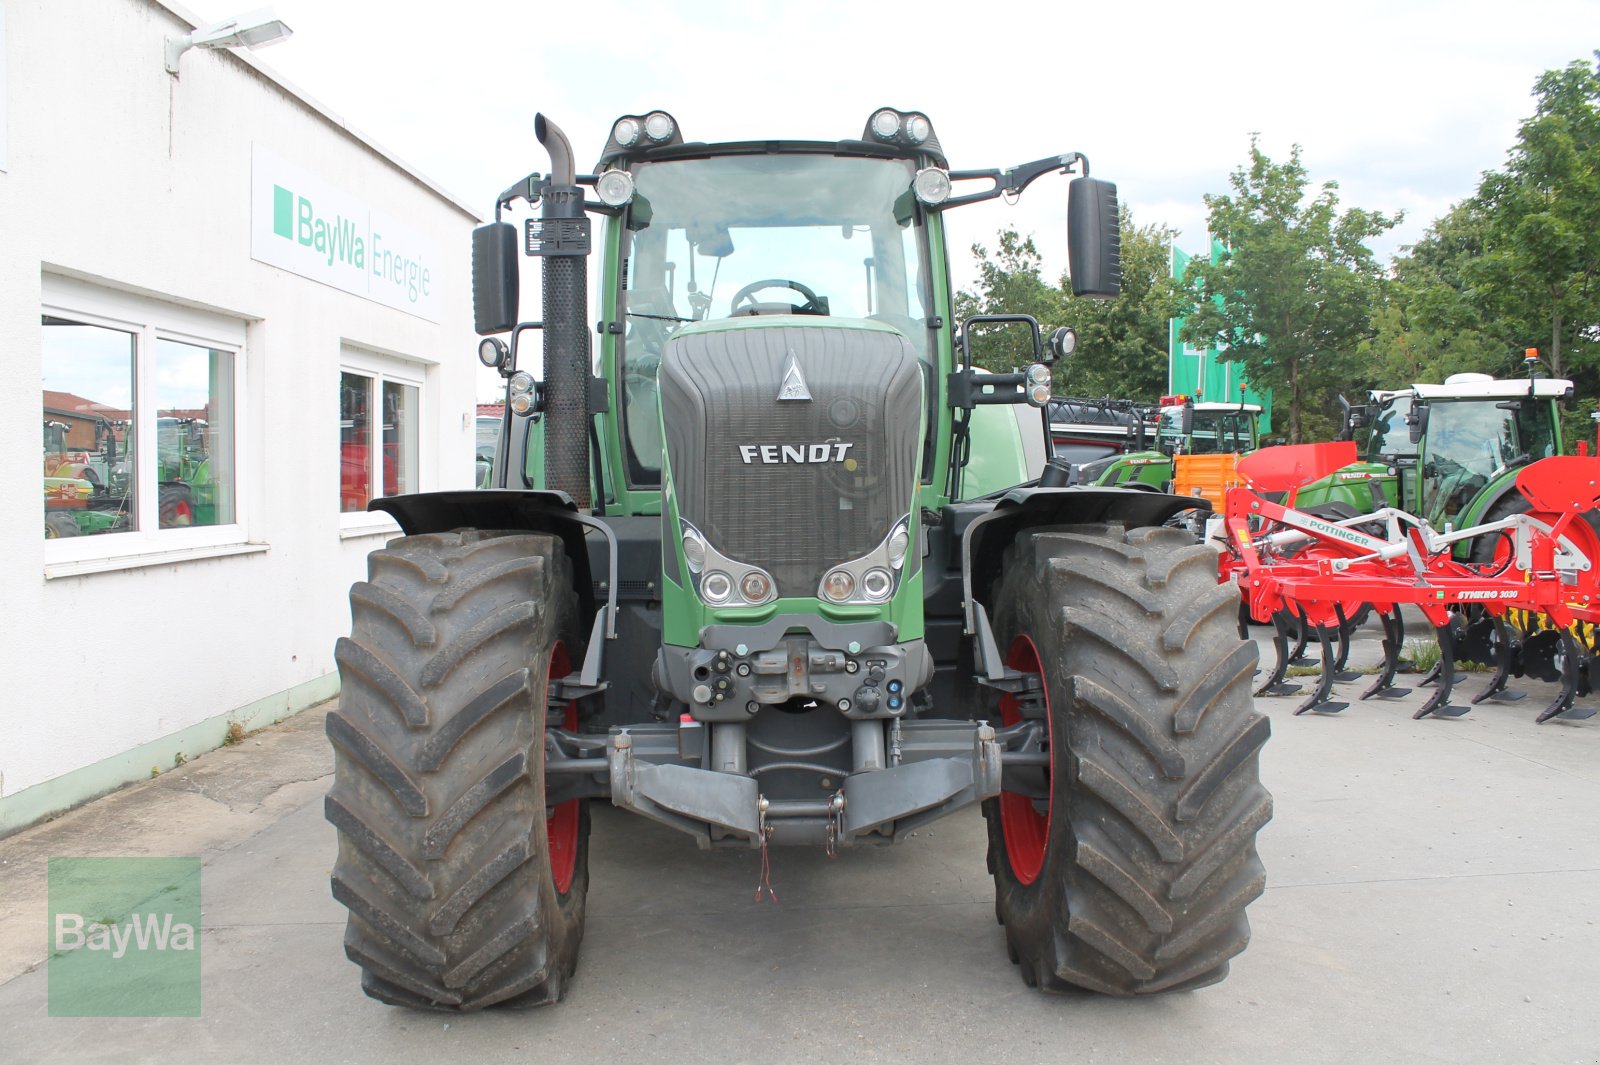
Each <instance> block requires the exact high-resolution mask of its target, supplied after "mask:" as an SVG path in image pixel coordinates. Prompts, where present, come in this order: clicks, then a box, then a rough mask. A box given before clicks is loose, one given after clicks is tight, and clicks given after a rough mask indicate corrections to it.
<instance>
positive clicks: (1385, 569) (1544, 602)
mask: <svg viewBox="0 0 1600 1065" xmlns="http://www.w3.org/2000/svg"><path fill="white" fill-rule="evenodd" d="M1353 458H1354V445H1352V444H1349V443H1335V444H1309V445H1296V446H1292V447H1278V448H1271V449H1268V450H1265V451H1261V452H1257V453H1256V454H1254V455H1251V456H1249V457H1247V458H1246V459H1244V460H1243V461H1241V463H1240V464H1239V472H1240V475H1241V476H1242V477H1243V478H1244V479H1245V481H1246V486H1245V487H1240V488H1235V489H1232V490H1230V491H1229V493H1228V498H1227V503H1226V511H1225V516H1224V526H1225V528H1226V530H1227V536H1228V543H1229V546H1230V549H1231V555H1232V557H1231V560H1230V562H1229V563H1228V564H1226V565H1225V567H1224V570H1225V572H1231V575H1232V577H1233V579H1235V580H1237V581H1238V582H1239V585H1240V588H1241V592H1242V594H1243V595H1244V598H1245V601H1246V602H1247V603H1248V607H1249V611H1250V614H1251V616H1253V617H1255V618H1268V619H1270V620H1271V622H1272V624H1273V639H1272V642H1273V649H1274V651H1275V661H1274V663H1273V665H1272V666H1271V667H1269V668H1268V669H1267V671H1266V677H1265V680H1264V682H1263V683H1262V684H1261V685H1260V686H1259V687H1258V688H1257V692H1256V693H1257V694H1258V695H1291V694H1298V693H1299V692H1300V691H1301V690H1302V689H1301V686H1300V685H1297V684H1291V683H1288V682H1287V681H1286V679H1285V678H1286V676H1287V672H1288V667H1289V666H1290V665H1299V664H1302V663H1303V664H1307V665H1309V664H1312V663H1313V662H1314V663H1315V664H1317V665H1319V666H1320V672H1319V674H1318V677H1317V680H1316V683H1315V685H1314V686H1313V688H1312V691H1311V693H1310V695H1308V696H1307V697H1306V698H1305V700H1304V701H1303V702H1302V703H1300V705H1299V706H1297V707H1296V708H1295V711H1294V712H1295V713H1296V714H1302V713H1307V712H1315V713H1324V714H1327V713H1337V712H1339V711H1341V710H1344V709H1345V708H1346V707H1347V706H1348V705H1349V704H1348V703H1347V702H1341V701H1338V700H1337V699H1335V697H1334V690H1333V686H1334V684H1335V683H1337V682H1341V681H1350V680H1354V679H1356V678H1357V676H1358V674H1356V673H1352V672H1348V671H1347V669H1346V666H1347V664H1348V659H1349V654H1350V645H1351V642H1352V639H1353V636H1354V632H1355V629H1356V628H1357V625H1358V623H1359V621H1360V620H1361V619H1363V618H1364V617H1365V616H1366V615H1367V612H1368V611H1369V610H1372V611H1376V612H1377V614H1378V617H1379V619H1380V622H1381V624H1382V626H1383V665H1382V666H1381V667H1380V669H1379V672H1378V676H1377V679H1376V680H1375V681H1374V682H1373V683H1372V685H1371V686H1369V687H1368V688H1367V689H1366V690H1365V691H1363V692H1362V693H1361V698H1362V699H1373V698H1386V699H1392V698H1397V697H1400V696H1402V695H1405V694H1407V693H1408V691H1409V689H1405V688H1399V687H1396V686H1395V683H1394V681H1395V677H1396V676H1397V675H1398V673H1399V671H1400V669H1401V667H1402V658H1401V655H1402V653H1403V651H1404V648H1405V636H1406V630H1405V623H1404V622H1403V621H1402V619H1401V613H1400V609H1401V607H1402V606H1406V605H1409V606H1411V607H1413V608H1415V609H1416V610H1418V611H1419V612H1420V613H1421V614H1422V615H1423V617H1424V618H1425V619H1426V620H1427V622H1428V624H1429V625H1430V626H1431V627H1432V629H1433V632H1434V636H1435V639H1436V640H1437V642H1438V647H1439V658H1438V662H1437V664H1436V665H1435V666H1434V667H1433V668H1432V669H1431V670H1430V671H1429V673H1428V674H1427V675H1426V676H1425V677H1423V678H1422V680H1421V681H1420V682H1419V684H1421V685H1431V686H1432V687H1433V691H1432V693H1431V694H1430V695H1429V697H1428V699H1427V701H1426V702H1424V703H1423V705H1422V706H1421V708H1419V709H1418V710H1417V712H1416V714H1415V716H1416V717H1419V718H1421V717H1430V716H1432V717H1460V716H1461V715H1462V714H1465V713H1467V712H1468V711H1469V710H1470V709H1471V708H1472V707H1473V706H1475V705H1478V704H1480V703H1483V702H1485V701H1488V700H1491V699H1492V700H1496V701H1501V702H1512V701H1515V700H1517V699H1520V698H1521V697H1522V693H1519V692H1512V691H1508V690H1507V684H1508V683H1509V680H1510V678H1511V677H1512V676H1513V675H1523V674H1526V675H1529V676H1533V677H1536V678H1538V679H1544V680H1550V681H1554V682H1556V683H1557V684H1558V685H1559V694H1558V695H1557V697H1556V698H1555V700H1554V701H1552V702H1551V703H1550V705H1549V706H1547V707H1545V708H1544V709H1543V710H1542V711H1541V712H1540V713H1539V715H1538V717H1537V720H1539V721H1541V722H1542V721H1548V720H1550V719H1551V718H1553V717H1558V716H1564V717H1568V718H1575V717H1589V716H1592V715H1593V714H1594V712H1595V711H1594V710H1592V709H1588V708H1576V709H1575V708H1574V706H1573V703H1574V700H1575V699H1576V698H1578V697H1579V696H1580V695H1583V694H1587V693H1588V692H1589V690H1590V677H1591V676H1600V655H1597V653H1596V646H1595V644H1596V635H1595V634H1596V632H1597V631H1600V629H1597V625H1600V558H1591V557H1590V556H1591V554H1595V553H1596V552H1594V551H1593V550H1592V549H1588V545H1589V543H1590V539H1591V538H1587V537H1577V536H1573V535H1569V531H1570V530H1572V529H1573V523H1574V522H1575V521H1581V520H1582V519H1581V518H1580V517H1579V516H1580V515H1582V514H1584V513H1585V512H1587V511H1589V510H1592V509H1594V508H1595V507H1596V506H1597V504H1600V458H1590V457H1555V458H1548V459H1544V460H1542V461H1540V462H1537V463H1534V464H1533V465H1531V466H1529V467H1527V468H1526V469H1524V470H1523V471H1522V472H1521V473H1520V474H1519V475H1518V477H1517V488H1518V490H1519V491H1520V492H1521V493H1522V495H1523V496H1524V497H1525V498H1526V499H1527V500H1528V503H1529V504H1530V511H1529V512H1528V513H1517V514H1511V515H1509V516H1507V517H1504V518H1501V519H1499V520H1496V521H1490V522H1486V523H1484V524H1481V525H1476V526H1473V527H1470V528H1466V529H1460V530H1454V531H1446V532H1444V533H1439V532H1436V531H1435V530H1434V529H1433V528H1432V527H1431V526H1430V525H1429V524H1428V522H1426V521H1424V520H1422V519H1420V518H1418V517H1416V516H1415V515H1412V514H1409V513H1407V512H1405V511H1403V510H1400V509H1397V508H1394V507H1385V508H1382V509H1379V510H1377V511H1376V512H1374V513H1371V514H1363V515H1360V516H1358V517H1351V518H1345V519H1329V518H1325V517H1320V516H1317V515H1314V514H1310V513H1307V512H1305V511H1301V510H1297V509H1295V506H1294V499H1295V494H1296V491H1297V490H1298V488H1299V487H1300V486H1302V485H1304V484H1307V483H1310V482H1312V481H1315V480H1318V479H1320V478H1322V477H1325V476H1327V474H1328V473H1330V472H1331V471H1332V470H1335V469H1338V468H1340V467H1341V466H1344V465H1347V464H1348V463H1349V462H1351V461H1352V460H1353ZM1269 494H1271V495H1274V496H1278V497H1279V498H1283V499H1284V502H1276V501H1274V499H1272V498H1268V495H1269ZM1280 494H1281V495H1280ZM1583 528H1585V529H1587V528H1588V526H1583ZM1479 537H1498V538H1500V539H1501V541H1502V542H1503V543H1504V544H1505V549H1504V550H1503V551H1502V552H1501V553H1500V557H1499V558H1497V560H1496V562H1495V563H1494V564H1493V565H1475V564H1472V563H1469V562H1463V561H1460V560H1458V559H1457V558H1455V557H1454V553H1455V548H1456V546H1457V545H1459V544H1462V543H1463V542H1467V541H1472V540H1476V539H1477V538H1479ZM1307 648H1314V650H1315V656H1316V657H1315V658H1314V659H1310V658H1302V655H1303V653H1304V651H1305V650H1306V649H1307ZM1464 661H1470V662H1480V663H1483V664H1486V665H1490V666H1492V667H1493V673H1492V675H1491V678H1490V680H1489V683H1488V684H1487V685H1485V686H1484V688H1483V689H1482V690H1481V691H1479V692H1477V693H1476V694H1475V695H1473V696H1472V697H1471V699H1470V701H1469V702H1467V703H1466V704H1465V705H1462V704H1457V703H1455V702H1453V701H1452V699H1453V696H1454V695H1455V688H1456V682H1457V674H1458V664H1459V663H1461V662H1464ZM1591 667H1594V668H1591Z"/></svg>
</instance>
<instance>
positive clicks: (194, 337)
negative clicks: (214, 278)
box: [40, 276, 244, 559]
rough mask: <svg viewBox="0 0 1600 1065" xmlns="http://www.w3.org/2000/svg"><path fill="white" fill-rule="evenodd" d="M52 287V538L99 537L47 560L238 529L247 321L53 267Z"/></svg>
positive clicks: (47, 314)
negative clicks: (69, 275) (62, 273)
mask: <svg viewBox="0 0 1600 1065" xmlns="http://www.w3.org/2000/svg"><path fill="white" fill-rule="evenodd" d="M44 290H45V307H44V311H43V313H42V314H41V316H40V327H41V356H42V365H43V371H44V373H43V376H44V394H43V439H44V451H43V453H44V469H43V474H44V514H43V518H44V521H43V525H44V535H45V537H46V538H47V539H52V540H58V541H66V540H79V541H81V540H82V539H83V538H86V537H96V538H99V539H96V540H95V541H93V542H91V543H88V544H80V545H77V546H67V545H62V546H59V547H54V548H52V549H51V551H52V554H51V556H50V557H52V558H56V559H70V558H89V557H94V556H96V555H104V554H106V553H108V552H110V553H117V554H120V553H124V552H135V553H137V552H140V551H146V550H166V549H168V548H177V547H191V546H200V545H203V544H205V543H210V542H222V541H223V540H230V539H231V540H235V541H236V540H241V539H242V538H243V537H242V530H241V529H240V528H239V525H240V518H239V506H238V478H237V469H238V463H237V461H236V457H235V452H236V435H235V434H236V426H237V421H238V419H237V416H236V412H237V407H238V392H237V387H236V382H237V380H238V377H239V372H238V370H239V366H238V364H239V361H240V359H241V358H242V355H241V352H242V349H243V346H244V345H243V341H244V324H243V323H242V322H239V321H237V320H233V319H227V318H223V317H221V316H215V315H209V314H205V313H202V312H197V311H193V310H189V309H187V308H180V307H175V306H169V305H166V304H162V303H159V302H157V301H154V300H146V299H141V298H139V297H135V296H131V295H128V294H125V293H120V292H113V291H110V290H104V289H98V288H95V287H94V286H91V285H88V284H85V283H82V282H75V281H67V280H65V279H59V278H54V277H48V276H47V277H46V278H45V284H44ZM186 530H209V531H207V532H199V531H186ZM96 544H99V545H102V546H98V547H97V546H95V545H96Z"/></svg>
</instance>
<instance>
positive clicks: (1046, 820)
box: [1000, 636, 1055, 884]
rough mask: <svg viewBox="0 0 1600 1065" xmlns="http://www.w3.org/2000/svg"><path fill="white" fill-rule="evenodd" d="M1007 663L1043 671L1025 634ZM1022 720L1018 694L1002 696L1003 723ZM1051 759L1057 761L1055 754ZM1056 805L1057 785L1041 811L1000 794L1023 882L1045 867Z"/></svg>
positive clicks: (1003, 822)
mask: <svg viewBox="0 0 1600 1065" xmlns="http://www.w3.org/2000/svg"><path fill="white" fill-rule="evenodd" d="M1006 665H1007V666H1010V667H1011V668H1012V669H1014V670H1016V671H1017V672H1019V673H1032V674H1034V675H1036V676H1039V675H1041V674H1043V672H1044V670H1043V669H1041V668H1040V665H1039V649H1038V648H1036V647H1035V646H1034V645H1033V641H1032V640H1030V639H1029V638H1028V637H1026V636H1018V637H1017V638H1016V639H1015V640H1013V641H1011V650H1010V651H1009V652H1007V653H1006ZM1040 679H1041V681H1042V680H1043V677H1042V676H1040ZM1040 694H1041V697H1042V698H1043V700H1044V720H1045V730H1046V731H1045V737H1046V742H1047V743H1049V746H1050V750H1051V751H1052V752H1054V750H1055V744H1054V743H1053V742H1050V741H1051V739H1052V736H1051V731H1052V728H1051V721H1050V692H1049V690H1048V689H1045V688H1041V692H1040ZM1021 720H1022V710H1021V708H1020V707H1019V706H1018V705H1017V697H1016V696H1014V695H1010V694H1007V695H1005V696H1002V697H1001V699H1000V723H1001V724H1002V725H1015V724H1017V723H1019V722H1020V721H1021ZM1051 760H1052V762H1053V761H1054V756H1053V753H1052V759H1051ZM1051 772H1052V770H1051V769H1048V768H1047V769H1046V770H1045V780H1046V781H1047V782H1048V781H1049V780H1050V775H1051ZM1054 805H1055V789H1054V788H1051V789H1050V800H1049V802H1048V803H1047V804H1046V806H1045V811H1044V813H1042V814H1041V813H1040V812H1039V811H1038V809H1037V808H1036V807H1035V806H1034V803H1033V799H1031V798H1029V797H1028V796H1026V795H1023V794H1022V793H1020V792H1015V791H1002V792H1001V793H1000V833H1001V835H1002V836H1004V837H1005V841H1006V860H1007V861H1008V862H1010V863H1011V873H1012V875H1013V876H1015V877H1016V878H1017V880H1018V881H1019V882H1021V883H1023V884H1031V883H1033V882H1034V881H1035V880H1037V879H1039V871H1040V870H1041V869H1043V868H1044V852H1045V849H1046V848H1047V847H1048V846H1049V844H1050V814H1051V811H1052V808H1053V807H1054Z"/></svg>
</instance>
